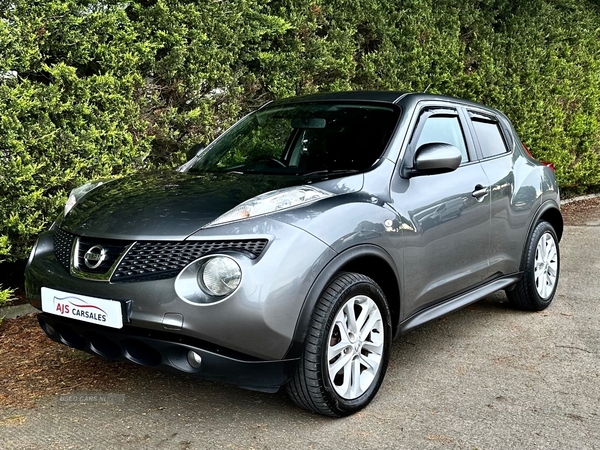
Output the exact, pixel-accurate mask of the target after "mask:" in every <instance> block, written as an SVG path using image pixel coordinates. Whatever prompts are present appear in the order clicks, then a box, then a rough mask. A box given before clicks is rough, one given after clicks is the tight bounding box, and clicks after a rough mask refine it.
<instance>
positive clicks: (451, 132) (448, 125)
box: [416, 116, 469, 162]
mask: <svg viewBox="0 0 600 450" xmlns="http://www.w3.org/2000/svg"><path fill="white" fill-rule="evenodd" d="M433 142H441V143H443V144H451V145H454V146H455V147H456V148H458V149H459V150H460V153H461V154H462V161H463V162H466V161H468V160H469V156H468V154H467V146H466V144H465V137H464V135H463V131H462V128H461V126H460V121H459V119H458V117H454V116H431V117H429V118H427V121H426V122H425V125H423V129H422V130H421V134H420V135H419V140H418V141H417V146H416V148H419V147H420V146H421V145H423V144H430V143H433Z"/></svg>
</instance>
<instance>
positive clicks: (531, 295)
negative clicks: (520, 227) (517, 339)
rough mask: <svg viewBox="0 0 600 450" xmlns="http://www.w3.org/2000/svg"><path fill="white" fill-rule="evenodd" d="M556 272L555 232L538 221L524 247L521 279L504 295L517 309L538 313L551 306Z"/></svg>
mask: <svg viewBox="0 0 600 450" xmlns="http://www.w3.org/2000/svg"><path fill="white" fill-rule="evenodd" d="M559 273H560V252H559V249H558V238H557V237H556V232H555V231H554V228H553V227H552V225H550V224H549V223H548V222H546V221H541V222H539V223H538V224H537V225H536V227H535V228H534V230H533V232H532V233H531V236H530V238H529V241H528V242H527V246H526V247H525V254H524V273H523V278H521V280H520V281H519V282H518V283H517V285H516V286H515V288H514V289H513V290H511V291H508V292H507V293H506V296H507V297H508V300H509V301H510V302H511V304H513V305H514V306H515V307H517V308H520V309H525V310H529V311H541V310H543V309H545V308H547V307H548V306H549V305H550V303H552V299H553V298H554V294H555V293H556V287H557V286H558V277H559Z"/></svg>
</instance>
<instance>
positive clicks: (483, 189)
mask: <svg viewBox="0 0 600 450" xmlns="http://www.w3.org/2000/svg"><path fill="white" fill-rule="evenodd" d="M489 191H490V188H489V187H487V186H482V185H481V184H478V185H477V186H475V190H474V191H473V194H472V195H473V197H475V198H476V199H477V201H478V202H479V201H481V200H483V198H484V197H485V196H486V195H488V193H489Z"/></svg>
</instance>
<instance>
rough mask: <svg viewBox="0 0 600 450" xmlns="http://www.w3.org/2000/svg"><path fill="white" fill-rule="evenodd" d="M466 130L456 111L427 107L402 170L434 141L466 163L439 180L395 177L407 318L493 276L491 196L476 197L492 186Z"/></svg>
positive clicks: (416, 125) (405, 154) (416, 124)
mask: <svg viewBox="0 0 600 450" xmlns="http://www.w3.org/2000/svg"><path fill="white" fill-rule="evenodd" d="M466 130H468V128H467V127H466V126H464V125H463V119H461V116H460V114H459V111H458V110H457V109H454V108H448V107H447V106H444V107H443V108H442V107H440V108H436V107H426V108H423V109H422V110H421V112H420V114H419V118H418V120H417V121H416V123H415V125H414V130H413V132H412V137H411V139H410V142H409V145H408V147H407V150H406V151H405V152H404V158H405V161H402V164H401V166H409V167H411V166H412V158H414V154H415V151H416V149H418V148H419V147H420V146H421V145H423V144H427V143H433V142H440V143H446V144H451V145H454V146H455V147H457V148H458V149H459V150H460V151H461V154H462V156H463V159H462V163H461V165H460V166H459V167H458V169H456V170H454V171H452V172H448V173H443V174H438V175H421V176H414V177H411V178H408V179H405V178H401V176H400V174H399V173H397V174H395V175H394V179H393V181H392V184H391V195H392V200H393V205H394V208H395V209H396V210H397V211H398V212H399V213H400V214H401V216H402V220H403V221H404V226H403V227H402V228H403V237H404V248H403V256H404V257H403V261H404V288H403V291H404V292H403V293H404V297H403V298H404V315H405V317H410V316H411V315H412V314H414V313H416V312H418V311H419V310H422V309H424V308H426V307H428V306H430V305H432V304H434V303H437V302H438V301H440V300H443V299H445V298H448V297H451V296H453V295H456V294H457V293H459V292H461V291H465V290H467V289H469V288H471V287H473V286H475V285H477V284H479V283H481V282H483V281H484V280H485V279H486V277H488V276H489V275H490V273H489V261H488V256H489V246H490V242H489V241H490V196H489V195H487V194H484V195H480V196H479V197H478V198H476V197H475V196H474V195H473V193H474V192H475V193H479V194H480V193H481V192H480V191H481V189H485V188H486V186H487V185H488V181H487V177H486V175H485V173H484V171H483V170H482V168H481V166H480V164H479V163H478V161H477V159H476V156H475V149H474V145H473V144H472V141H471V139H470V135H468V134H466V132H465V131H466ZM407 158H408V159H407ZM478 191H479V192H478Z"/></svg>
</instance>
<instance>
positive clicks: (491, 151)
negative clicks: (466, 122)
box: [472, 119, 508, 158]
mask: <svg viewBox="0 0 600 450" xmlns="http://www.w3.org/2000/svg"><path fill="white" fill-rule="evenodd" d="M472 121H473V128H475V134H476V135H477V139H478V140H479V146H480V147H481V151H482V153H483V157H484V158H489V157H491V156H497V155H501V154H503V153H508V148H506V143H505V142H504V138H503V137H502V133H501V132H500V127H499V125H498V124H497V123H494V122H487V121H483V120H476V119H473V120H472Z"/></svg>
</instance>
